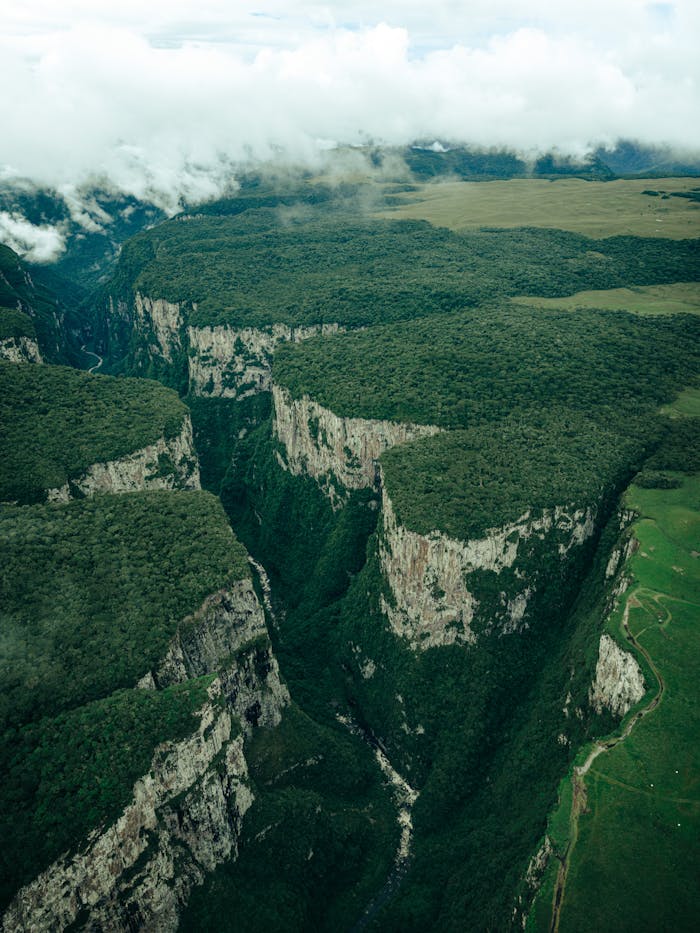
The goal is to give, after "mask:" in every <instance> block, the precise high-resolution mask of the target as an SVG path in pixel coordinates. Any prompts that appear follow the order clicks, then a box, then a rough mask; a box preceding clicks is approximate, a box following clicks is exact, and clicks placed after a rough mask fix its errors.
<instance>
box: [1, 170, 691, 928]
mask: <svg viewBox="0 0 700 933" xmlns="http://www.w3.org/2000/svg"><path fill="white" fill-rule="evenodd" d="M397 187H400V184H399V182H397V181H393V182H392V183H391V184H389V183H384V184H379V183H378V182H377V181H374V180H373V181H371V182H368V183H364V182H353V183H350V182H347V183H344V184H343V185H341V186H338V187H337V188H333V187H332V186H330V185H329V184H328V181H327V180H325V181H319V180H318V179H312V180H309V179H308V178H306V179H298V180H296V181H295V182H294V183H293V184H292V183H291V182H289V181H285V182H277V183H275V182H270V183H267V184H262V183H260V182H259V181H256V182H255V183H252V184H251V185H250V187H249V188H246V187H245V186H244V187H243V188H242V189H241V191H240V193H239V195H238V196H237V197H231V198H223V199H221V200H219V201H216V200H212V201H211V202H207V203H205V204H204V205H202V207H201V208H200V209H199V210H193V209H189V208H188V209H186V210H184V211H183V212H182V213H181V214H179V215H177V216H175V217H174V218H172V219H169V220H164V221H163V222H162V223H159V224H158V225H156V226H153V227H152V228H150V229H142V230H141V231H140V232H136V234H135V235H134V236H133V237H132V238H131V239H128V240H127V241H126V242H125V243H124V246H123V247H122V249H121V252H120V255H119V259H118V261H117V262H116V264H115V265H114V266H113V267H112V268H110V269H106V270H105V274H104V277H103V279H102V281H100V282H99V283H96V282H95V281H94V279H93V280H91V281H90V282H88V281H87V279H85V280H84V281H83V285H84V287H86V288H87V287H88V286H91V287H92V288H93V291H92V292H91V297H90V299H89V300H88V301H85V302H84V303H83V304H80V305H79V306H78V307H71V306H68V305H66V306H65V308H64V305H63V304H62V302H65V301H66V299H65V296H64V298H62V299H59V298H57V297H54V298H51V296H50V295H49V294H48V293H47V292H45V291H42V292H41V294H40V295H39V297H37V294H38V293H37V290H36V288H35V287H34V285H33V284H30V283H33V281H34V280H33V272H32V273H31V274H30V271H29V270H27V269H26V268H25V266H24V265H23V263H22V262H21V260H20V259H19V258H18V257H16V256H15V257H14V258H13V257H12V256H8V255H6V254H5V253H0V259H2V260H3V262H4V263H5V266H4V267H3V268H5V267H6V268H7V269H11V270H12V276H14V278H12V276H9V277H6V278H5V279H3V280H2V281H3V282H6V281H10V280H11V282H10V284H11V291H10V284H8V285H7V288H6V292H7V296H9V297H6V293H5V292H4V291H0V304H2V305H7V308H8V311H7V312H6V311H5V310H4V308H3V309H2V310H0V327H2V328H3V329H2V330H0V347H3V346H4V341H5V340H9V341H12V347H11V348H9V347H8V349H7V351H6V352H4V358H5V361H4V362H2V363H0V389H1V392H0V399H1V402H0V426H1V427H2V434H0V453H2V462H3V470H2V476H1V477H0V500H2V504H1V505H0V528H1V529H2V540H3V549H4V553H5V554H6V558H5V560H4V562H3V570H2V574H0V587H1V593H2V629H1V632H2V639H1V640H0V645H1V650H2V653H1V654H0V661H1V664H0V672H1V676H2V685H3V706H2V715H3V730H4V731H3V738H2V758H1V760H0V765H1V767H2V776H3V781H2V786H3V788H4V790H3V800H4V803H3V807H2V808H1V809H2V812H3V814H4V815H3V837H4V838H7V839H9V840H12V842H11V845H9V846H8V847H7V848H6V850H5V851H4V852H3V866H2V878H1V887H0V891H1V892H2V899H3V902H2V903H3V909H4V910H5V913H4V916H3V930H6V931H8V933H10V931H14V930H17V929H31V928H38V929H43V928H48V925H49V923H50V921H49V919H48V917H49V914H50V912H53V914H54V915H55V916H58V917H59V918H60V921H59V927H60V928H67V927H69V926H71V927H72V928H74V929H95V928H98V927H100V928H104V929H134V928H157V929H164V930H165V929H175V928H179V929H182V930H192V931H199V930H204V929H222V930H223V929H230V930H236V931H250V933H253V931H259V933H262V931H270V930H280V931H282V930H284V931H295V930H296V931H300V933H301V931H303V930H309V929H315V930H320V931H331V930H333V931H335V930H360V929H367V930H382V931H397V933H398V931H401V933H410V931H416V933H418V931H424V930H429V929H440V930H448V931H449V930H463V929H475V930H482V929H483V930H505V929H511V928H523V927H524V928H525V929H533V930H539V929H545V928H547V929H561V930H562V931H564V930H571V931H572V933H573V931H579V930H586V929H591V930H605V929H611V928H612V927H611V923H612V919H611V918H615V921H614V922H615V924H616V926H615V928H616V929H620V930H627V929H629V930H632V929H634V930H637V929H639V928H642V929H663V928H665V927H667V926H668V925H669V924H670V923H672V922H676V921H677V925H676V927H675V928H676V929H679V930H684V929H688V930H690V929H692V923H693V917H694V916H695V907H696V906H697V888H696V887H694V881H693V879H692V877H691V871H692V866H693V865H694V864H695V863H696V862H697V851H696V841H695V840H696V839H697V835H698V834H697V829H698V826H697V816H698V812H697V800H696V790H697V775H698V762H697V761H696V747H697V742H695V741H693V736H694V735H695V733H694V731H693V730H695V725H694V723H695V718H696V712H694V709H695V707H696V706H697V700H698V697H697V682H698V679H697V676H696V673H697V672H696V671H695V667H696V665H695V660H694V658H695V657H696V654H697V652H696V648H697V645H696V641H697V621H698V612H699V611H700V597H699V596H698V592H697V589H698V560H697V552H698V550H700V545H699V544H698V541H699V540H700V539H699V538H698V514H697V513H698V501H697V497H698V479H697V474H698V470H700V463H698V455H697V451H698V450H699V449H700V421H698V417H697V416H698V414H699V412H698V405H697V397H698V388H697V386H698V380H699V379H700V340H699V338H700V319H699V318H698V316H697V307H696V305H697V300H696V299H697V294H696V292H697V282H698V281H700V250H699V249H698V244H699V243H700V239H699V238H698V237H699V236H700V225H699V224H698V220H697V205H696V204H695V200H696V199H695V198H694V194H695V192H696V190H697V179H696V178H653V179H651V178H644V179H634V180H630V179H617V180H610V181H599V180H590V179H589V180H585V179H583V178H566V177H564V178H548V179H543V178H513V179H510V180H508V181H504V180H497V181H492V180H489V181H486V180H482V181H479V182H465V181H460V182H452V181H447V182H446V181H437V182H435V183H433V184H429V183H426V182H425V181H424V180H423V179H421V178H419V177H415V178H413V179H412V182H411V184H410V185H408V186H407V187H408V188H409V189H410V190H406V191H397V190H396V188H397ZM652 188H653V189H654V190H655V191H658V192H660V193H658V194H649V192H648V190H647V189H649V190H650V189H652ZM513 191H516V192H517V193H516V195H513ZM666 192H669V194H668V195H667V196H666V197H665V198H664V193H666ZM678 193H680V195H682V196H674V195H675V194H678ZM584 207H585V210H584ZM659 218H661V220H662V223H658V224H657V220H659ZM661 227H663V230H660V229H659V228H661ZM10 252H11V251H10ZM69 258H70V257H69ZM78 258H79V257H78ZM76 262H77V259H76ZM76 268H77V266H76ZM45 287H46V288H48V286H45ZM523 296H524V297H523ZM52 301H53V304H52ZM49 307H50V308H51V309H52V311H51V314H50V315H49V314H48V311H47V308H49ZM76 322H79V326H78V324H76ZM30 338H31V339H32V340H34V339H36V348H37V353H38V355H39V358H38V359H37V357H36V354H34V355H33V354H32V353H29V352H28V351H26V352H25V350H23V351H22V353H23V354H24V355H23V356H22V361H20V360H19V359H18V354H19V353H20V347H21V346H22V347H24V344H20V343H19V341H20V340H24V339H30ZM20 355H21V354H20ZM76 361H78V364H79V365H80V366H81V367H82V368H83V371H79V370H78V369H75V368H73V367H72V366H71V365H66V364H70V363H74V362H76ZM657 671H658V676H657V673H656V672H657ZM659 678H660V679H659ZM660 685H661V687H662V690H663V697H661V699H660V701H659V702H657V700H656V699H655V697H656V696H657V694H659V689H660ZM659 696H660V694H659ZM642 712H643V713H644V716H643V718H638V717H639V716H640V713H642ZM623 737H624V739H623ZM603 748H604V749H605V751H604V752H603V751H600V752H598V750H599V749H603ZM591 749H594V750H596V753H595V757H593V755H592V754H591ZM676 831H677V832H676ZM574 842H575V845H574ZM562 864H564V865H565V873H564V875H562V879H563V880H560V882H559V883H558V881H557V878H558V876H559V871H560V866H561V865H562ZM621 865H625V866H628V867H626V868H625V871H624V877H623V878H622V879H621V869H620V866H621ZM564 882H565V883H564ZM668 891H671V892H672V894H663V892H668ZM620 917H624V918H626V919H624V920H620V919H619V918H620ZM222 918H223V919H222Z"/></svg>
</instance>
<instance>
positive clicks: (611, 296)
mask: <svg viewBox="0 0 700 933" xmlns="http://www.w3.org/2000/svg"><path fill="white" fill-rule="evenodd" d="M512 300H513V301H514V302H517V304H522V305H529V306H530V307H535V308H547V309H557V310H562V311H578V310H579V309H581V308H597V309H599V310H601V311H630V312H632V313H633V314H700V283H698V282H674V283H673V284H672V285H642V286H637V287H633V288H604V289H594V290H589V291H581V292H576V294H575V295H568V296H567V297H565V298H533V297H530V296H523V297H517V298H513V299H512Z"/></svg>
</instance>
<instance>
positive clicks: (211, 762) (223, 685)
mask: <svg viewBox="0 0 700 933" xmlns="http://www.w3.org/2000/svg"><path fill="white" fill-rule="evenodd" d="M212 672H216V675H217V676H216V677H215V678H214V680H213V681H212V683H211V685H210V687H209V689H208V695H209V700H208V702H207V703H206V704H205V706H204V707H203V709H202V710H201V711H200V713H199V717H200V721H199V724H198V726H197V728H196V729H195V731H194V732H193V733H192V734H191V735H189V736H187V737H186V738H184V739H182V740H181V741H179V742H166V743H163V744H162V745H160V746H159V747H158V748H156V750H155V752H154V755H153V759H152V762H151V768H150V770H149V772H148V774H146V775H144V776H143V777H142V778H140V779H139V780H138V781H137V782H136V784H135V785H134V791H133V799H132V801H131V803H130V804H129V805H128V806H127V807H126V809H125V810H124V811H123V813H122V814H121V816H120V817H119V819H118V820H117V821H116V822H115V823H114V824H113V825H112V826H110V827H108V828H106V829H105V828H104V827H102V828H100V829H98V830H96V831H95V832H94V833H93V834H92V835H91V836H90V837H89V838H88V839H87V841H86V844H85V846H84V848H83V849H82V850H81V851H80V852H78V853H77V854H72V855H65V856H63V857H62V858H60V859H58V860H57V861H56V862H54V863H53V864H52V865H51V866H50V867H49V868H48V869H47V870H46V871H44V872H42V874H41V875H40V876H39V877H38V878H36V879H35V880H34V881H33V882H32V883H31V884H29V885H27V886H26V887H24V888H23V889H22V890H21V891H20V892H19V893H18V894H17V896H16V897H15V899H14V901H13V902H12V904H11V905H10V907H9V909H8V911H7V912H6V914H5V917H4V920H3V930H4V931H7V933H10V931H15V930H20V929H21V930H62V929H65V928H66V927H68V926H69V925H71V924H75V926H76V927H77V928H87V929H92V930H119V931H121V930H124V931H126V930H136V929H139V930H141V929H143V930H158V931H167V930H175V929H176V927H177V924H178V915H179V910H180V907H181V906H182V905H183V904H184V903H185V902H186V900H187V898H188V895H189V892H190V890H191V889H192V887H193V886H194V885H196V884H199V883H201V882H202V881H203V879H204V876H205V873H206V872H209V871H212V870H213V869H214V868H215V867H216V866H217V865H218V864H220V863H221V862H222V861H224V860H226V859H229V858H231V857H235V856H236V854H237V847H238V836H239V833H240V826H241V820H242V818H243V816H244V814H245V813H246V811H247V810H248V808H249V807H250V805H251V803H252V802H253V795H252V792H251V790H250V787H249V784H248V771H247V766H246V761H245V756H244V744H243V743H244V735H245V734H247V733H250V731H251V730H252V729H253V728H254V727H255V726H256V725H261V724H264V725H270V726H272V725H276V724H277V723H278V722H279V720H280V717H281V710H282V708H283V707H284V706H285V705H286V703H287V702H288V701H289V694H288V692H287V689H286V687H284V685H282V684H281V683H280V680H279V671H278V668H277V663H276V661H275V659H274V657H273V655H272V651H271V648H270V643H269V640H268V638H267V634H266V629H265V623H264V616H263V612H262V608H261V607H260V605H259V603H258V601H257V598H256V596H255V593H254V591H253V588H252V584H251V582H250V581H249V580H241V581H238V582H236V583H234V584H232V585H231V586H230V587H228V588H227V589H225V590H223V591H221V592H219V593H217V594H215V595H214V596H212V597H209V598H208V599H207V600H206V601H205V602H204V604H203V605H202V607H201V608H200V609H199V610H198V611H197V612H196V613H194V614H193V615H192V616H191V617H189V618H188V619H186V620H184V622H183V623H182V626H181V629H180V631H179V633H178V635H177V636H176V637H175V639H174V640H173V642H172V643H171V645H170V648H169V649H168V651H167V653H166V656H165V658H164V659H163V661H162V662H161V663H160V664H159V665H158V667H157V668H156V669H155V670H154V671H149V672H148V673H147V674H146V675H144V677H143V678H142V679H141V681H140V683H139V686H141V687H142V688H147V689H158V687H161V686H167V685H170V684H173V683H179V682H182V681H185V680H187V679H189V678H191V677H196V676H199V675H201V674H206V673H212ZM239 726H240V727H242V730H243V732H242V733H241V732H240V729H239Z"/></svg>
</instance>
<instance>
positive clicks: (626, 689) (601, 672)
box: [588, 633, 646, 718]
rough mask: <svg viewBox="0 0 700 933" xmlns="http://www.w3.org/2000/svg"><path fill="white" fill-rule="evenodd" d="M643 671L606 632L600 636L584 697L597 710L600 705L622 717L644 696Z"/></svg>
mask: <svg viewBox="0 0 700 933" xmlns="http://www.w3.org/2000/svg"><path fill="white" fill-rule="evenodd" d="M645 691H646V688H645V686H644V675H643V674H642V671H641V668H640V666H639V664H638V663H637V661H636V660H635V659H634V657H633V656H632V655H631V654H630V653H629V651H625V650H624V649H623V648H621V647H620V646H619V645H618V644H617V643H616V642H615V641H613V639H612V638H611V637H610V635H608V634H607V633H603V635H601V637H600V645H599V648H598V663H597V665H596V670H595V680H594V681H593V684H592V685H591V689H590V691H589V694H588V699H589V702H590V704H591V706H592V707H593V709H594V710H595V711H596V712H597V713H599V714H600V713H602V712H603V710H604V709H607V710H609V711H610V712H611V713H612V714H613V716H618V717H620V718H622V717H623V716H624V715H625V714H626V713H627V712H628V711H629V710H630V709H631V708H632V707H633V706H634V705H635V704H636V703H639V701H640V700H641V699H642V697H643V696H644V693H645Z"/></svg>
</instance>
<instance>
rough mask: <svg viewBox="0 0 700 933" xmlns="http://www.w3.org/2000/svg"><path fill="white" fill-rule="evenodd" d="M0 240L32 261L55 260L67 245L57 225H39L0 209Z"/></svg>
mask: <svg viewBox="0 0 700 933" xmlns="http://www.w3.org/2000/svg"><path fill="white" fill-rule="evenodd" d="M0 242H2V243H5V244H6V245H7V246H9V247H10V248H11V249H13V250H14V251H15V252H16V253H19V255H20V256H23V257H24V258H25V259H28V260H29V261H30V262H54V260H56V259H58V257H59V256H60V255H61V253H62V252H63V250H64V249H65V246H66V244H65V239H64V237H63V234H62V233H61V231H60V230H59V229H58V228H57V227H50V226H43V225H42V226H37V225H35V224H31V223H29V221H28V220H25V219H24V217H22V215H21V214H16V213H8V212H7V211H0Z"/></svg>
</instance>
